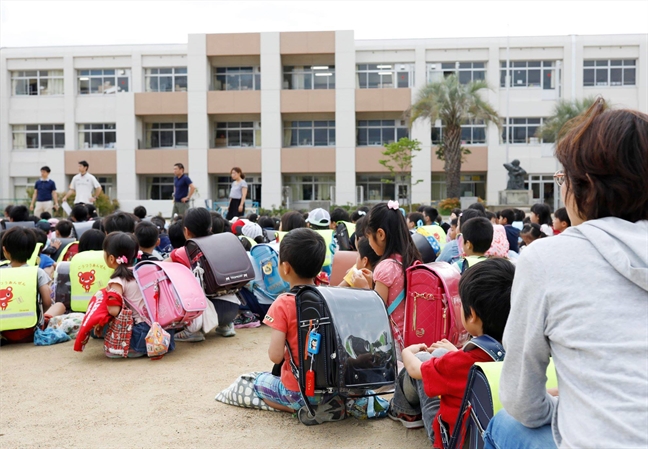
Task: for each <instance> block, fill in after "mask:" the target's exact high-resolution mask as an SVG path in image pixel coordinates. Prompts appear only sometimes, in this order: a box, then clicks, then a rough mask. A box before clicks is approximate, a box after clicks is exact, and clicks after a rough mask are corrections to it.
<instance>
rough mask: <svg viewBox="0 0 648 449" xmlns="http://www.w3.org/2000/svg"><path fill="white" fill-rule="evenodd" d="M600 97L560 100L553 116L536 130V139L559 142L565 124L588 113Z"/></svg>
mask: <svg viewBox="0 0 648 449" xmlns="http://www.w3.org/2000/svg"><path fill="white" fill-rule="evenodd" d="M597 98H598V97H587V98H583V99H582V100H574V101H571V100H559V101H558V103H556V105H555V106H554V109H553V112H552V113H551V115H550V116H549V117H548V118H547V119H545V120H544V123H543V124H542V126H540V127H539V128H538V129H537V130H536V137H538V138H541V139H542V140H543V141H544V142H558V140H559V139H560V138H561V137H562V136H563V134H562V133H564V131H565V130H566V128H564V126H565V124H567V122H569V121H570V120H572V119H574V118H576V117H578V116H579V115H581V114H582V113H583V112H585V111H587V110H588V109H589V107H590V106H592V105H593V104H594V102H595V101H596V100H597Z"/></svg>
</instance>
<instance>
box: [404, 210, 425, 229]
mask: <svg viewBox="0 0 648 449" xmlns="http://www.w3.org/2000/svg"><path fill="white" fill-rule="evenodd" d="M407 219H408V220H409V221H410V223H414V225H415V226H418V225H419V220H420V221H421V223H423V224H425V220H424V219H423V214H422V213H420V212H410V213H409V214H407Z"/></svg>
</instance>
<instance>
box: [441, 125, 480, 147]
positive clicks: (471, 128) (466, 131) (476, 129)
mask: <svg viewBox="0 0 648 449" xmlns="http://www.w3.org/2000/svg"><path fill="white" fill-rule="evenodd" d="M444 131H445V124H443V123H442V124H441V127H440V128H437V127H436V126H433V127H432V144H433V145H439V144H441V143H442V142H443V133H444ZM485 143H486V124H485V123H484V121H483V120H468V121H466V122H464V123H463V124H462V125H461V144H462V145H481V144H485Z"/></svg>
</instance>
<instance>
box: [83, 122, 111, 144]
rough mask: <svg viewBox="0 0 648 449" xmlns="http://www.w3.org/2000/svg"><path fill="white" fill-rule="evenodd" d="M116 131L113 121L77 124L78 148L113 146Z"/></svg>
mask: <svg viewBox="0 0 648 449" xmlns="http://www.w3.org/2000/svg"><path fill="white" fill-rule="evenodd" d="M115 142H117V131H116V130H115V124H114V123H97V124H91V125H79V147H80V148H115Z"/></svg>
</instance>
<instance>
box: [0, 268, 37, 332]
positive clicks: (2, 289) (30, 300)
mask: <svg viewBox="0 0 648 449" xmlns="http://www.w3.org/2000/svg"><path fill="white" fill-rule="evenodd" d="M37 323H38V267H19V268H3V269H0V332H3V331H13V330H18V329H31V328H32V327H34V326H36V324H37Z"/></svg>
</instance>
